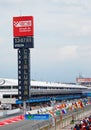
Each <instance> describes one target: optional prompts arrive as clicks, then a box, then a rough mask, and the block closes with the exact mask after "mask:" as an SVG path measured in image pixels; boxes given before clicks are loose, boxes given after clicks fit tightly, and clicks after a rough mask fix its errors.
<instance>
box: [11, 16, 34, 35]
mask: <svg viewBox="0 0 91 130" xmlns="http://www.w3.org/2000/svg"><path fill="white" fill-rule="evenodd" d="M33 26H34V25H33V16H20V17H13V36H14V37H23V36H33V35H34V29H33Z"/></svg>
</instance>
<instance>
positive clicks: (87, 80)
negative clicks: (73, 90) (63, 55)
mask: <svg viewBox="0 0 91 130" xmlns="http://www.w3.org/2000/svg"><path fill="white" fill-rule="evenodd" d="M76 82H77V83H84V82H91V78H76Z"/></svg>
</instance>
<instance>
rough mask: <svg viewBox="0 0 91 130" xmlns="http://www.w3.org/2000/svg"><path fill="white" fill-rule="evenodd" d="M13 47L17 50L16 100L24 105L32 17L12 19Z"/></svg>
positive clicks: (31, 40) (27, 86)
mask: <svg viewBox="0 0 91 130" xmlns="http://www.w3.org/2000/svg"><path fill="white" fill-rule="evenodd" d="M13 47H14V49H18V99H19V100H22V101H24V104H25V102H26V100H28V99H30V86H31V85H30V49H29V48H34V22H33V16H21V17H13ZM24 109H25V108H24Z"/></svg>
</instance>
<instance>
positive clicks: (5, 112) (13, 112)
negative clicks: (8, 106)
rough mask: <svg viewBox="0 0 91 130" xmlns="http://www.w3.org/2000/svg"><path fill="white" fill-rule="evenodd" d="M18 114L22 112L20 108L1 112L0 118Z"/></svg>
mask: <svg viewBox="0 0 91 130" xmlns="http://www.w3.org/2000/svg"><path fill="white" fill-rule="evenodd" d="M18 112H20V109H19V108H17V109H13V110H1V112H0V118H1V117H5V116H8V115H11V114H16V113H18Z"/></svg>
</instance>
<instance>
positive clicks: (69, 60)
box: [0, 0, 91, 82]
mask: <svg viewBox="0 0 91 130" xmlns="http://www.w3.org/2000/svg"><path fill="white" fill-rule="evenodd" d="M15 16H34V48H33V49H31V62H30V64H31V73H30V74H31V78H32V79H35V80H40V81H55V82H75V81H76V80H75V79H76V77H77V76H79V74H81V75H82V76H84V77H91V0H0V78H16V79H17V77H18V74H17V70H18V65H17V60H18V59H17V49H14V48H13V28H12V27H13V23H12V19H13V17H15Z"/></svg>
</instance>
